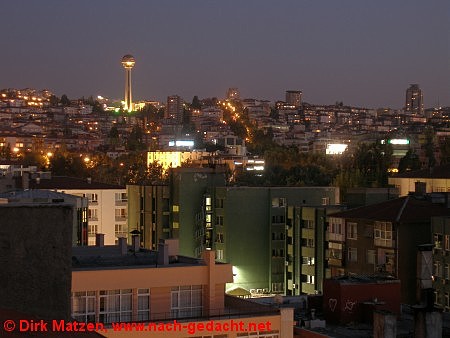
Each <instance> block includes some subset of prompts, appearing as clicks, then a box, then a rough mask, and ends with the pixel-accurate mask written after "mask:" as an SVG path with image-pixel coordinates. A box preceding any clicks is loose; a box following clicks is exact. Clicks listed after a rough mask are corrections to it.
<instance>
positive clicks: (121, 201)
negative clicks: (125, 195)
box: [115, 199, 128, 207]
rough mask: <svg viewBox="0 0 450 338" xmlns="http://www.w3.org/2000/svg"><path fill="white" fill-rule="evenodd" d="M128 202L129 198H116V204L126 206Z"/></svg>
mask: <svg viewBox="0 0 450 338" xmlns="http://www.w3.org/2000/svg"><path fill="white" fill-rule="evenodd" d="M127 204H128V200H126V199H124V200H116V203H115V205H116V206H117V207H124V206H126V205H127Z"/></svg>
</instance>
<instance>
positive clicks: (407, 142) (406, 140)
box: [388, 138, 409, 144]
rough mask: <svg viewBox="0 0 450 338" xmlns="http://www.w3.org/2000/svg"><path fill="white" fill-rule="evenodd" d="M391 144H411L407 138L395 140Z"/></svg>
mask: <svg viewBox="0 0 450 338" xmlns="http://www.w3.org/2000/svg"><path fill="white" fill-rule="evenodd" d="M388 143H389V144H409V140H408V139H406V138H393V139H392V140H389V141H388Z"/></svg>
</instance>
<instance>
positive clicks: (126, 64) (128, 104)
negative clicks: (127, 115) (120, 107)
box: [122, 55, 135, 112]
mask: <svg viewBox="0 0 450 338" xmlns="http://www.w3.org/2000/svg"><path fill="white" fill-rule="evenodd" d="M134 63H135V60H134V57H133V56H132V55H125V56H124V57H123V58H122V66H123V68H125V100H124V101H125V107H124V109H125V111H128V112H130V111H132V110H133V102H132V100H131V69H132V68H133V67H134Z"/></svg>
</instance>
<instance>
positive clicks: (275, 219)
mask: <svg viewBox="0 0 450 338" xmlns="http://www.w3.org/2000/svg"><path fill="white" fill-rule="evenodd" d="M272 223H284V215H273V216H272Z"/></svg>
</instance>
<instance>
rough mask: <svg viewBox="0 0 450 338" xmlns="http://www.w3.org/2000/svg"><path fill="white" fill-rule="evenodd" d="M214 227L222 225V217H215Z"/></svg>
mask: <svg viewBox="0 0 450 338" xmlns="http://www.w3.org/2000/svg"><path fill="white" fill-rule="evenodd" d="M216 225H223V216H216Z"/></svg>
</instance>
